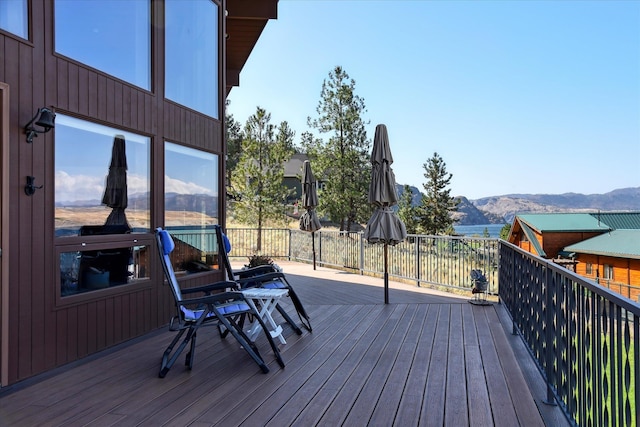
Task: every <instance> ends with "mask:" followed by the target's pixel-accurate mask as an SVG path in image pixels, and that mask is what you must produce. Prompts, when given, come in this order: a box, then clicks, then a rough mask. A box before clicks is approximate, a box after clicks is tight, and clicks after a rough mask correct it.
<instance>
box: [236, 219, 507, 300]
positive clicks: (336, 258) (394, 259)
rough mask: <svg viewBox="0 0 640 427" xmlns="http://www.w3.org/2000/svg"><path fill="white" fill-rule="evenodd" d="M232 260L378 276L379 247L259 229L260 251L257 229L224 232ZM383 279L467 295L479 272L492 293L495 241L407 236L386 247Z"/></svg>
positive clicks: (339, 237)
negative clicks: (282, 261)
mask: <svg viewBox="0 0 640 427" xmlns="http://www.w3.org/2000/svg"><path fill="white" fill-rule="evenodd" d="M227 235H228V237H229V240H230V241H231V243H232V247H233V249H232V251H231V253H230V254H229V255H230V257H232V258H236V259H237V258H238V257H239V258H245V259H246V258H247V257H249V256H251V255H254V254H257V253H260V254H261V255H268V256H270V257H272V258H275V259H277V258H286V259H290V260H294V261H303V262H313V248H315V253H316V264H317V265H319V266H325V267H334V268H342V269H347V270H353V271H357V272H359V273H360V274H369V275H382V274H383V273H384V258H383V252H384V245H377V244H376V245H373V244H369V243H368V242H367V241H366V240H365V238H364V235H363V233H361V232H358V233H354V232H350V233H347V232H339V231H325V230H320V231H317V232H315V233H313V236H312V235H311V233H307V232H304V231H301V230H290V229H263V230H262V248H261V250H260V251H258V250H257V248H256V247H255V242H256V241H257V230H256V229H246V228H229V229H227ZM387 260H388V263H387V264H388V273H389V278H391V279H393V280H400V281H405V282H411V283H415V284H416V285H418V286H421V285H430V286H438V287H444V288H457V289H464V290H468V289H469V288H470V287H471V286H472V282H471V278H470V276H469V275H470V273H471V270H473V269H479V270H482V271H483V272H484V273H485V275H486V277H487V280H488V281H489V292H490V293H495V294H497V293H498V240H497V239H487V238H475V237H448V236H423V235H409V236H408V237H407V239H406V240H405V241H404V242H402V243H400V244H398V245H395V246H388V255H387Z"/></svg>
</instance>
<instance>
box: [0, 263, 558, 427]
mask: <svg viewBox="0 0 640 427" xmlns="http://www.w3.org/2000/svg"><path fill="white" fill-rule="evenodd" d="M281 265H282V266H283V267H285V271H286V273H287V276H288V277H289V279H290V281H291V282H292V284H293V286H294V287H295V288H296V291H297V293H298V294H299V296H300V297H301V299H302V301H303V302H304V303H305V307H306V308H307V309H308V311H309V312H310V315H311V319H312V324H313V327H314V330H313V332H312V333H308V332H306V331H305V332H304V333H303V334H302V335H301V336H298V335H296V334H294V333H293V332H292V331H291V330H290V328H288V327H287V326H285V337H286V340H287V344H286V345H281V346H280V347H281V351H282V356H283V358H284V359H285V363H286V367H285V368H284V369H280V367H279V366H278V364H277V363H276V362H275V360H274V358H273V355H272V353H271V352H270V351H269V348H268V345H267V342H266V339H265V338H264V337H259V338H258V340H257V341H258V345H259V347H260V351H261V353H262V355H263V356H264V358H265V359H266V360H267V361H268V362H269V367H270V368H271V371H270V372H269V373H267V374H262V373H261V371H260V370H259V368H258V366H257V365H256V364H255V363H254V362H253V361H252V360H251V359H250V357H249V356H248V355H247V354H246V352H244V350H242V349H241V348H240V347H239V346H238V345H237V342H236V341H235V340H234V339H233V338H232V337H228V338H227V339H226V340H220V338H219V337H218V334H217V331H216V329H215V328H205V330H204V331H203V332H200V333H199V336H198V348H197V352H196V360H195V365H194V368H193V370H192V371H188V370H186V369H185V367H184V366H183V364H182V360H183V359H182V358H180V359H179V361H178V362H177V363H176V365H175V366H174V367H173V368H172V369H171V371H169V373H168V374H167V376H166V377H165V378H164V379H160V378H158V368H159V364H160V356H161V354H162V352H163V351H164V348H165V347H166V345H167V344H168V343H169V341H170V340H171V339H172V337H173V333H172V332H169V331H168V330H161V331H158V332H154V333H151V334H149V335H148V336H146V337H144V338H143V339H139V340H136V341H135V342H132V343H127V344H125V345H121V346H119V347H117V348H115V349H112V350H108V351H105V352H103V353H101V354H99V355H97V356H94V357H91V358H88V359H87V360H84V361H82V362H80V363H75V364H73V365H72V366H68V367H65V368H63V369H60V370H58V371H54V372H53V373H50V374H47V375H46V376H43V377H39V378H34V379H31V380H28V381H25V382H23V383H21V384H17V385H15V386H13V387H10V388H8V389H3V390H1V391H0V425H3V426H4V425H6V426H45V425H52V426H53V425H55V426H58V425H65V426H80V425H95V426H108V425H122V426H133V425H145V426H160V425H169V426H187V425H189V426H211V425H220V426H238V425H246V426H263V425H266V426H278V427H279V426H289V425H295V426H304V427H306V426H313V425H322V426H337V425H345V426H366V425H370V426H392V425H393V426H395V425H397V426H418V425H425V426H426V425H429V426H444V425H446V426H467V425H472V426H491V425H496V426H508V427H513V426H519V425H522V426H542V425H545V424H546V425H553V426H556V425H562V424H563V423H564V422H565V421H564V418H563V417H562V416H561V415H559V412H558V411H557V409H554V408H553V407H550V406H546V405H544V404H542V403H541V400H543V399H544V398H545V395H544V387H540V385H539V384H536V383H535V377H536V375H537V374H535V373H534V374H532V372H534V371H535V370H531V369H529V368H526V367H524V368H523V367H521V364H519V362H518V360H517V359H521V362H526V360H525V359H526V358H528V355H527V354H525V353H522V352H521V350H518V348H517V345H518V340H519V338H518V337H515V336H512V335H511V334H510V333H509V332H508V331H509V327H510V325H508V324H506V323H505V318H504V316H505V315H504V313H503V312H502V311H503V309H502V306H501V305H499V304H492V305H490V306H474V305H472V304H468V303H467V300H468V299H469V298H467V297H456V296H453V295H450V294H445V293H438V292H434V291H428V290H425V289H422V288H416V287H415V286H408V285H402V284H395V283H392V284H391V290H390V293H389V300H390V304H388V305H385V304H383V302H384V295H383V288H382V279H377V278H370V277H364V276H359V275H355V274H349V273H344V272H340V271H335V270H330V269H326V268H318V270H316V271H313V269H312V268H311V267H310V266H308V265H305V264H296V263H283V264H281ZM501 320H502V322H501Z"/></svg>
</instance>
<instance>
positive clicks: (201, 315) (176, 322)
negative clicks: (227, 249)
mask: <svg viewBox="0 0 640 427" xmlns="http://www.w3.org/2000/svg"><path fill="white" fill-rule="evenodd" d="M155 234H156V242H157V244H158V252H159V254H160V261H161V264H162V268H163V269H164V273H165V276H166V279H167V281H168V283H169V287H170V288H171V291H172V293H173V297H174V299H175V303H176V309H177V314H176V316H174V317H173V318H172V319H171V323H170V326H169V328H170V330H173V331H177V332H178V333H177V335H176V337H175V338H174V339H173V341H171V344H169V346H168V347H167V349H166V350H165V352H164V354H163V355H162V364H161V366H160V373H159V376H160V378H164V376H165V375H166V374H167V372H169V369H171V366H173V364H174V363H175V361H176V359H177V358H178V357H179V356H180V353H182V351H183V350H184V348H185V347H186V346H187V344H190V348H189V352H188V353H187V355H186V358H185V365H186V366H187V367H188V368H189V369H191V368H192V367H193V362H194V358H195V350H196V335H197V332H198V329H199V328H200V327H201V326H203V325H206V324H213V325H217V326H218V328H219V330H220V331H223V330H224V334H222V333H221V336H223V337H224V336H226V335H227V333H228V332H230V333H231V334H232V335H233V336H234V337H235V339H236V340H238V342H239V343H240V345H241V346H242V348H244V349H245V350H246V351H247V353H249V355H250V356H251V358H252V359H253V360H254V361H255V362H256V363H257V364H258V366H260V369H262V372H264V373H267V372H269V368H268V367H267V364H266V363H265V361H264V360H263V358H262V356H260V353H259V352H258V348H257V347H256V345H255V343H254V342H253V341H251V340H250V339H249V337H247V335H246V333H245V332H244V331H243V330H242V326H243V323H244V322H243V321H244V317H245V316H246V315H252V316H253V318H254V319H256V320H257V321H258V322H259V323H260V325H261V326H262V329H263V330H264V331H265V335H266V337H267V340H268V341H269V344H270V345H271V348H272V349H273V352H274V354H275V356H276V360H277V361H278V364H279V365H280V366H281V367H284V362H283V360H282V357H281V356H280V352H279V351H278V348H277V347H276V344H275V342H274V341H273V338H272V337H271V334H270V333H269V332H267V327H266V326H265V324H264V322H263V321H262V319H261V318H260V316H258V313H257V312H256V311H255V310H254V309H252V308H251V306H250V305H249V304H247V301H246V299H245V297H244V295H243V294H242V292H239V291H235V292H234V291H231V292H229V291H227V289H229V288H231V289H237V288H238V284H237V283H235V282H227V281H222V282H217V283H213V284H210V285H205V286H198V287H194V288H185V289H180V286H179V285H178V281H177V279H176V276H175V273H174V271H173V267H172V265H171V260H170V259H169V255H170V254H171V251H173V249H174V247H175V243H174V241H173V239H172V237H171V235H170V234H169V233H168V232H167V231H166V230H163V229H161V228H158V229H157V230H156V233H155ZM185 295H194V296H193V297H191V298H185ZM185 333H186V336H185V337H184V339H183V340H182V342H180V344H179V346H178V347H177V348H176V349H175V350H174V347H175V346H176V344H178V342H179V341H180V338H181V337H182V336H183V335H184V334H185Z"/></svg>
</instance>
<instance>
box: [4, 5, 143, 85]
mask: <svg viewBox="0 0 640 427" xmlns="http://www.w3.org/2000/svg"><path fill="white" fill-rule="evenodd" d="M12 1H14V0H9V2H12ZM55 50H56V52H58V53H60V54H62V55H65V56H68V57H69V58H71V59H75V60H77V61H79V62H82V63H84V64H87V65H89V66H91V67H93V68H96V69H98V70H101V71H104V72H105V73H107V74H111V75H112V76H115V77H117V78H119V79H122V80H124V81H126V82H129V83H132V84H134V85H136V86H139V87H141V88H143V89H147V90H149V89H150V86H151V83H150V82H151V1H150V0H133V1H131V0H129V1H122V0H100V1H87V0H56V1H55Z"/></svg>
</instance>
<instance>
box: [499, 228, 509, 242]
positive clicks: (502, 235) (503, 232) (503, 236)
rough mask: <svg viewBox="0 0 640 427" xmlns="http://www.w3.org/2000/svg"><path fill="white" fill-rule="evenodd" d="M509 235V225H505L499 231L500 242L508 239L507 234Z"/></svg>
mask: <svg viewBox="0 0 640 427" xmlns="http://www.w3.org/2000/svg"><path fill="white" fill-rule="evenodd" d="M510 233H511V224H505V225H504V226H503V227H502V228H501V229H500V238H501V239H502V240H508V239H509V234H510Z"/></svg>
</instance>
